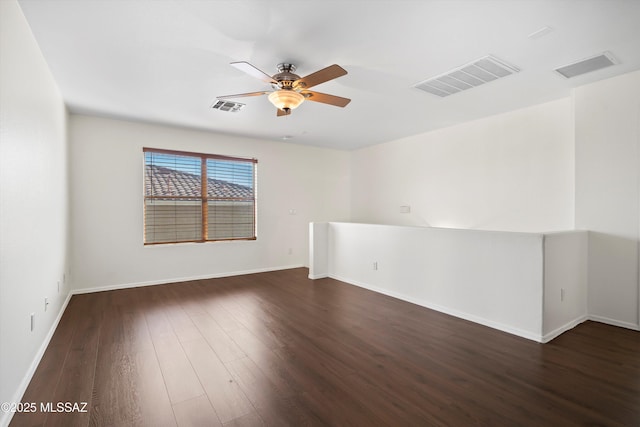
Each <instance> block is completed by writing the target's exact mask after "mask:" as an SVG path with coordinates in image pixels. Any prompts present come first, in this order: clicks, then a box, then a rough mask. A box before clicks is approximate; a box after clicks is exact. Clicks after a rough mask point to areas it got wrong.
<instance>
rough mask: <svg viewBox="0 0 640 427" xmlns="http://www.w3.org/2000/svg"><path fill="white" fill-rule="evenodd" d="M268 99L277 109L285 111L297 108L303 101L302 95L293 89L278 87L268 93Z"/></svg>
mask: <svg viewBox="0 0 640 427" xmlns="http://www.w3.org/2000/svg"><path fill="white" fill-rule="evenodd" d="M269 101H271V103H272V104H273V105H275V106H276V108H278V109H279V110H283V111H287V110H293V109H295V108H298V106H299V105H300V104H302V101H304V96H303V95H302V94H301V93H299V92H296V91H295V90H291V89H280V90H277V91H275V92H271V93H270V94H269Z"/></svg>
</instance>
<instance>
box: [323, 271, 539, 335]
mask: <svg viewBox="0 0 640 427" xmlns="http://www.w3.org/2000/svg"><path fill="white" fill-rule="evenodd" d="M329 277H331V278H333V279H336V280H340V281H341V282H345V283H348V284H350V285H355V286H358V287H361V288H364V289H368V290H370V291H374V292H377V293H380V294H383V295H387V296H390V297H393V298H397V299H399V300H402V301H407V302H410V303H412V304H416V305H419V306H421V307H425V308H428V309H431V310H435V311H439V312H441V313H444V314H448V315H450V316H454V317H458V318H460V319H464V320H468V321H470V322H473V323H478V324H480V325H484V326H488V327H490V328H493V329H497V330H499V331H502V332H506V333H509V334H512V335H517V336H519V337H522V338H526V339H528V340H532V341H536V342H543V341H542V339H543V337H542V335H541V334H536V333H533V332H530V331H525V330H523V329H519V328H514V327H513V326H509V325H505V324H502V323H499V322H494V321H493V320H489V319H485V318H483V317H479V316H476V315H473V314H470V313H465V312H462V311H458V310H455V309H452V308H449V307H444V306H441V305H438V304H433V303H431V302H428V301H422V300H418V299H415V298H412V297H409V296H406V295H402V294H398V293H396V292H391V291H387V290H385V289H379V288H376V287H374V286H370V285H368V284H366V283H362V282H358V281H354V280H351V279H348V278H344V277H338V276H335V275H329Z"/></svg>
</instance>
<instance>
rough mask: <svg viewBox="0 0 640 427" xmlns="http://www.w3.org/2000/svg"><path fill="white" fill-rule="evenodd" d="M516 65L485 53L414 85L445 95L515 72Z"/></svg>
mask: <svg viewBox="0 0 640 427" xmlns="http://www.w3.org/2000/svg"><path fill="white" fill-rule="evenodd" d="M518 71H520V70H519V69H518V68H517V67H514V66H513V65H509V64H507V63H506V62H504V61H501V60H499V59H497V58H496V57H494V56H491V55H487V56H485V57H483V58H480V59H478V60H476V61H473V62H470V63H468V64H465V65H463V66H461V67H458V68H455V69H453V70H451V71H448V72H446V73H444V74H440V75H439V76H436V77H432V78H430V79H427V80H424V81H422V82H420V83H418V84H416V85H415V86H414V87H415V88H418V89H420V90H424V91H425V92H429V93H431V94H433V95H437V96H441V97H445V96H449V95H453V94H454V93H458V92H461V91H464V90H467V89H471V88H473V87H476V86H480V85H483V84H485V83H489V82H490V81H493V80H497V79H499V78H502V77H506V76H508V75H511V74H514V73H517V72H518Z"/></svg>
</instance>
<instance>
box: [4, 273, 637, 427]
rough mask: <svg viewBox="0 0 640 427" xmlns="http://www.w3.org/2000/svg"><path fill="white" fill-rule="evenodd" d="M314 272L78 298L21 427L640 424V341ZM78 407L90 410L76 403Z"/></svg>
mask: <svg viewBox="0 0 640 427" xmlns="http://www.w3.org/2000/svg"><path fill="white" fill-rule="evenodd" d="M307 274H308V272H307V270H306V269H294V270H286V271H279V272H272V273H263V274H255V275H247V276H238V277H231V278H224V279H214V280H203V281H195V282H188V283H178V284H169V285H163V286H152V287H146V288H136V289H127V290H120V291H112V292H100V293H95V294H88V295H77V296H74V297H73V298H72V299H71V301H70V303H69V306H68V307H67V310H66V312H65V314H64V316H63V318H62V320H61V322H60V325H59V326H58V329H57V331H56V333H55V335H54V337H53V339H52V341H51V343H50V345H49V348H48V349H47V351H46V353H45V355H44V357H43V359H42V362H41V363H40V366H39V367H38V370H37V372H36V374H35V376H34V378H33V380H32V381H31V384H30V385H29V388H28V390H27V392H26V394H25V396H24V399H23V402H35V403H36V404H37V405H38V408H40V404H41V403H44V404H46V402H52V404H53V405H54V406H55V405H56V404H57V403H58V402H70V403H76V402H77V403H81V402H86V403H87V410H88V412H84V413H78V412H76V413H65V412H59V413H52V412H42V411H40V410H38V411H36V412H35V413H31V414H26V413H18V414H16V415H15V416H14V418H13V421H12V424H11V425H12V426H24V425H27V426H32V425H59V426H86V425H98V426H137V425H148V426H164V425H167V426H170V425H180V426H220V425H224V426H255V425H269V426H285V425H292V426H305V425H332V426H346V425H354V426H382V425H389V426H431V425H434V426H440V425H447V426H473V425H491V426H503V425H507V426H517V425H523V426H528V425H531V426H570V425H590V426H595V425H607V426H640V333H638V332H634V331H630V330H625V329H621V328H616V327H612V326H606V325H602V324H598V323H593V322H586V323H584V324H582V325H580V326H578V327H576V328H575V329H573V330H572V331H569V332H567V333H565V334H563V335H561V336H560V337H558V338H556V339H555V340H554V341H552V342H551V343H548V344H544V345H542V344H537V343H534V342H531V341H528V340H525V339H522V338H518V337H514V336H511V335H508V334H505V333H502V332H499V331H495V330H492V329H489V328H486V327H483V326H480V325H476V324H473V323H470V322H466V321H463V320H460V319H456V318H453V317H450V316H447V315H444V314H441V313H438V312H434V311H431V310H427V309H425V308H422V307H419V306H415V305H412V304H409V303H406V302H402V301H399V300H396V299H393V298H389V297H386V296H383V295H379V294H376V293H373V292H369V291H366V290H363V289H360V288H357V287H354V286H350V285H346V284H344V283H341V282H338V281H335V280H331V279H322V280H317V281H311V280H308V279H307V278H306V276H307ZM80 409H81V408H80Z"/></svg>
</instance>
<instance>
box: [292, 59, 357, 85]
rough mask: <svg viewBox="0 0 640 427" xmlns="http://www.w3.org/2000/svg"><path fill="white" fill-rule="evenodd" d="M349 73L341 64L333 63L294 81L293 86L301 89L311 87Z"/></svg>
mask: <svg viewBox="0 0 640 427" xmlns="http://www.w3.org/2000/svg"><path fill="white" fill-rule="evenodd" d="M345 74H347V70H345V69H344V68H342V67H341V66H339V65H336V64H333V65H330V66H328V67H327V68H323V69H322V70H319V71H316V72H315V73H311V74H309V75H308V76H305V77H302V78H301V79H298V80H296V81H295V82H294V83H293V86H294V87H296V88H300V89H309V88H310V87H313V86H315V85H319V84H320V83H324V82H328V81H329V80H333V79H335V78H338V77H340V76H344V75H345Z"/></svg>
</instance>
